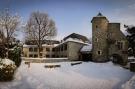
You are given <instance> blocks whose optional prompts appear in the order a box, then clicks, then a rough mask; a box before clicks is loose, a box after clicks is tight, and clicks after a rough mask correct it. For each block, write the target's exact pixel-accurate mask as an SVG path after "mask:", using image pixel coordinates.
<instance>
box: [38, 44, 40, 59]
mask: <svg viewBox="0 0 135 89" xmlns="http://www.w3.org/2000/svg"><path fill="white" fill-rule="evenodd" d="M38 57H39V58H40V47H38Z"/></svg>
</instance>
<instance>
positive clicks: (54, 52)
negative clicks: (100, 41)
mask: <svg viewBox="0 0 135 89" xmlns="http://www.w3.org/2000/svg"><path fill="white" fill-rule="evenodd" d="M56 43H57V44H43V45H42V51H41V53H40V54H41V57H42V58H67V59H69V60H71V61H75V60H80V58H79V57H80V55H79V52H80V49H81V48H82V47H83V46H84V45H88V39H87V38H86V37H85V36H82V35H79V34H76V33H72V34H70V35H69V36H67V37H65V38H64V39H63V40H62V41H61V43H58V42H56ZM23 54H24V57H27V58H37V57H38V47H37V45H34V44H33V42H32V43H31V44H30V42H27V44H25V45H23Z"/></svg>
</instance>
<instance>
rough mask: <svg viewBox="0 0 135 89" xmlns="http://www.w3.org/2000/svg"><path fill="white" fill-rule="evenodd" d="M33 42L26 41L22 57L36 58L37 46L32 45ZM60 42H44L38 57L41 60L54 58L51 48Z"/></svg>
mask: <svg viewBox="0 0 135 89" xmlns="http://www.w3.org/2000/svg"><path fill="white" fill-rule="evenodd" d="M34 42H35V41H32V40H31V41H26V42H25V44H24V45H23V55H24V57H28V58H37V57H38V46H37V45H36V44H35V43H34ZM59 43H60V42H59V41H56V40H44V41H43V45H42V49H41V52H40V56H41V57H42V58H44V57H45V58H51V57H53V56H54V54H55V53H54V51H53V48H54V47H55V46H56V45H58V44H59Z"/></svg>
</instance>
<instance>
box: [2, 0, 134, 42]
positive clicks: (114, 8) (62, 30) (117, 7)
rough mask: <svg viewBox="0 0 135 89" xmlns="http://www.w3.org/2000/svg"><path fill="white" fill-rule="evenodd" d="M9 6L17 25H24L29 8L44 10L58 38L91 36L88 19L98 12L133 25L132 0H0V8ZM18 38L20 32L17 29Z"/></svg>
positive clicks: (22, 37) (111, 20) (19, 37)
mask: <svg viewBox="0 0 135 89" xmlns="http://www.w3.org/2000/svg"><path fill="white" fill-rule="evenodd" d="M5 8H9V9H10V11H11V12H13V13H18V14H19V15H20V17H21V22H22V23H21V24H26V22H27V21H28V19H29V16H30V14H31V13H32V12H33V11H40V12H44V13H48V14H49V16H50V18H52V19H53V20H54V21H55V24H56V28H57V32H58V33H57V37H56V39H58V40H62V38H64V37H65V36H67V35H69V34H71V33H78V34H81V35H84V36H86V37H87V38H91V37H92V27H91V25H92V24H91V20H92V18H93V17H94V16H96V15H97V14H98V13H99V12H101V13H102V14H103V15H104V16H106V17H107V18H108V20H109V21H110V22H119V23H121V30H122V31H124V27H123V25H124V24H127V25H135V0H0V10H1V11H2V10H3V9H5ZM18 39H21V40H23V39H24V34H22V32H18Z"/></svg>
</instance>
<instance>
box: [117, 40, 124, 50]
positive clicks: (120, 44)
mask: <svg viewBox="0 0 135 89" xmlns="http://www.w3.org/2000/svg"><path fill="white" fill-rule="evenodd" d="M117 47H118V50H122V49H123V42H120V41H119V42H117Z"/></svg>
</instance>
